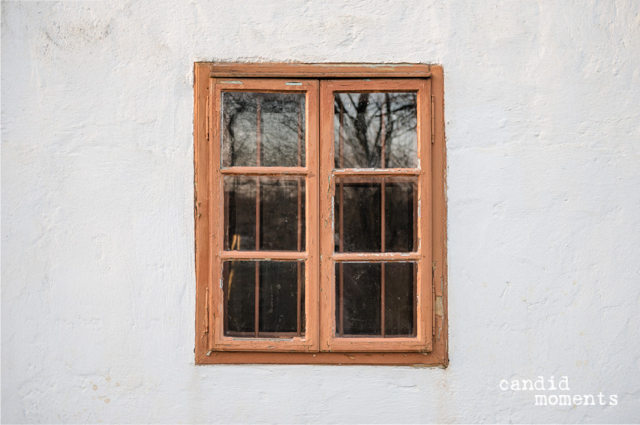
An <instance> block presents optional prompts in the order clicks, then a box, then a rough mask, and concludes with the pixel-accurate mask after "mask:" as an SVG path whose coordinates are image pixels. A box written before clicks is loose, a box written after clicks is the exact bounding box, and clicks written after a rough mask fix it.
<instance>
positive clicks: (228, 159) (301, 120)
mask: <svg viewBox="0 0 640 425" xmlns="http://www.w3.org/2000/svg"><path fill="white" fill-rule="evenodd" d="M304 112H305V95H304V93H256V92H223V93H222V166H223V167H232V166H265V167H271V166H280V167H294V166H304V165H305V152H304V148H305V143H304V142H305V140H304V134H305V113H304ZM258 122H259V125H258ZM258 142H259V143H258ZM258 152H259V153H260V155H259V157H258Z"/></svg>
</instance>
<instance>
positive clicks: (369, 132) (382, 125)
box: [334, 93, 418, 168]
mask: <svg viewBox="0 0 640 425" xmlns="http://www.w3.org/2000/svg"><path fill="white" fill-rule="evenodd" d="M334 109H335V115H334V129H335V168H415V167H417V166H418V157H417V154H418V134H417V130H416V128H417V103H416V93H336V95H335V104H334ZM383 152H384V154H383ZM383 157H384V158H383Z"/></svg>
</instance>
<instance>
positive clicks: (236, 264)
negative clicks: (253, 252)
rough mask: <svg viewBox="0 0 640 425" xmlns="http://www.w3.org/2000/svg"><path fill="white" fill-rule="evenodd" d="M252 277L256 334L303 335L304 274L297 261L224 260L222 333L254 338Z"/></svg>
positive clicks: (267, 335)
mask: <svg viewBox="0 0 640 425" xmlns="http://www.w3.org/2000/svg"><path fill="white" fill-rule="evenodd" d="M256 279H258V280H257V283H258V306H257V313H258V329H259V333H258V335H257V336H259V337H260V336H262V337H292V336H295V335H300V336H302V335H304V324H305V321H304V279H305V276H304V263H303V262H300V261H225V262H224V263H223V291H224V292H223V295H224V309H225V314H224V319H225V327H224V329H225V335H229V336H242V337H256V333H255V329H256ZM298 288H300V290H298ZM298 292H300V295H299V296H298ZM298 323H300V325H298Z"/></svg>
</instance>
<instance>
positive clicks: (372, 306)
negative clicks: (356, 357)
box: [336, 263, 381, 336]
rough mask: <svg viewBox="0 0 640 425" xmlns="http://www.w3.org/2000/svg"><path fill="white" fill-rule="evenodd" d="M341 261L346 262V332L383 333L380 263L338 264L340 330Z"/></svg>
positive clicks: (343, 280)
mask: <svg viewBox="0 0 640 425" xmlns="http://www.w3.org/2000/svg"><path fill="white" fill-rule="evenodd" d="M340 264H342V267H343V272H342V282H343V283H342V287H343V292H342V311H343V313H342V314H343V326H342V331H343V332H342V334H343V335H344V336H346V335H380V334H381V326H380V319H381V317H380V306H381V305H380V288H381V287H380V283H381V279H380V276H381V275H380V271H381V267H380V263H337V264H336V286H337V287H336V298H337V299H336V306H338V308H336V316H337V318H336V323H337V324H338V329H337V331H338V332H339V331H340V308H339V307H340V304H341V303H340V297H341V292H340V281H341V279H340V277H341V276H340Z"/></svg>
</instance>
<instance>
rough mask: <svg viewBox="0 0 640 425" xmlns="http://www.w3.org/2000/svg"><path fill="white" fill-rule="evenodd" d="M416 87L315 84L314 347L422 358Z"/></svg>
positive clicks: (426, 331)
mask: <svg viewBox="0 0 640 425" xmlns="http://www.w3.org/2000/svg"><path fill="white" fill-rule="evenodd" d="M430 99H431V93H430V84H428V82H427V81H426V80H372V81H362V80H328V81H322V82H321V83H320V149H321V150H320V168H321V169H320V211H321V212H322V214H321V217H320V223H321V224H320V232H321V234H320V241H321V262H320V267H321V274H320V275H321V283H320V289H321V291H320V294H321V308H320V313H321V318H322V320H321V323H320V331H321V338H320V344H321V345H320V348H321V350H326V351H350V352H352V351H357V352H371V351H378V352H379V351H382V352H389V351H400V352H410V351H422V352H424V351H430V350H431V336H432V335H431V330H432V315H431V312H432V311H433V305H432V299H433V297H432V292H431V277H432V276H431V261H430V260H431V237H430V224H431V201H430V199H431V196H430V195H431V194H430V175H431V167H430V164H431V158H430V149H431V142H430V139H431V137H430V135H431V134H430V133H431V125H430V123H431V119H430V114H431V112H430V109H431V102H430Z"/></svg>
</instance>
